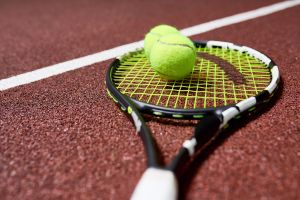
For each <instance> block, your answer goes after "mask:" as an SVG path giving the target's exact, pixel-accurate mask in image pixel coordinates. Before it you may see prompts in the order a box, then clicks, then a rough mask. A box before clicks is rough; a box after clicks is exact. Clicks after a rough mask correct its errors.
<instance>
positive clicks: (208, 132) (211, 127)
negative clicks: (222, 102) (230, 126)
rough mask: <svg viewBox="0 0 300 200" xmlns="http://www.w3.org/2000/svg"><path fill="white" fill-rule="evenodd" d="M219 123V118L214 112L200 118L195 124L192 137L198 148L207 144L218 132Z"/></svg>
mask: <svg viewBox="0 0 300 200" xmlns="http://www.w3.org/2000/svg"><path fill="white" fill-rule="evenodd" d="M221 123H222V122H221V120H220V118H219V117H218V116H217V115H216V114H214V115H210V116H207V117H206V118H204V119H202V120H201V121H200V122H199V123H198V124H197V125H196V128H195V133H194V137H195V138H196V141H197V147H198V148H199V147H202V146H203V145H205V144H207V143H208V142H209V141H210V140H211V139H212V138H213V137H214V136H215V135H216V134H217V133H218V130H219V127H220V125H221Z"/></svg>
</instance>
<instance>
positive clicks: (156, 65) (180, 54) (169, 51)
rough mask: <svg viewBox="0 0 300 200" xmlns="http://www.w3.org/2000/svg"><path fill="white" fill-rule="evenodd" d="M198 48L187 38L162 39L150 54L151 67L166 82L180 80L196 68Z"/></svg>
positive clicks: (173, 36)
mask: <svg viewBox="0 0 300 200" xmlns="http://www.w3.org/2000/svg"><path fill="white" fill-rule="evenodd" d="M195 61H196V48H195V46H194V43H193V42H192V41H191V40H190V39H189V38H187V37H185V36H183V35H179V34H171V35H166V36H163V37H161V38H160V39H159V40H158V41H157V42H156V43H155V44H154V45H153V47H152V50H151V53H150V63H151V67H152V68H153V69H154V70H155V71H156V72H157V73H158V74H159V75H160V76H161V77H162V78H163V79H166V80H180V79H183V78H184V77H186V76H188V75H189V74H190V73H191V72H192V71H193V68H194V65H195Z"/></svg>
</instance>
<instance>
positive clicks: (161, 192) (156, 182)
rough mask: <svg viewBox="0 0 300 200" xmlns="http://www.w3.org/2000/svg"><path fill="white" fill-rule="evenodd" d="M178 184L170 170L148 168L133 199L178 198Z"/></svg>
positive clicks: (163, 199)
mask: <svg viewBox="0 0 300 200" xmlns="http://www.w3.org/2000/svg"><path fill="white" fill-rule="evenodd" d="M177 193H178V185H177V179H176V177H175V174H174V173H173V172H172V171H170V170H164V169H158V168H153V167H150V168H148V169H147V170H146V171H145V172H144V174H143V176H142V178H141V179H140V181H139V182H138V184H137V186H136V188H135V190H134V192H133V194H132V196H131V200H176V199H177Z"/></svg>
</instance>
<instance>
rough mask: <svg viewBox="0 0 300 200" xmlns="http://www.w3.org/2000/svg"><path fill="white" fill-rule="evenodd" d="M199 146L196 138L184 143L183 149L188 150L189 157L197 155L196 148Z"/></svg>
mask: <svg viewBox="0 0 300 200" xmlns="http://www.w3.org/2000/svg"><path fill="white" fill-rule="evenodd" d="M196 145H197V140H196V138H193V139H191V140H186V141H184V143H183V145H182V146H183V147H184V148H186V149H187V150H188V152H189V155H190V156H192V155H193V154H194V153H195V147H196Z"/></svg>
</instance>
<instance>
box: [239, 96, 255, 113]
mask: <svg viewBox="0 0 300 200" xmlns="http://www.w3.org/2000/svg"><path fill="white" fill-rule="evenodd" d="M255 104H256V99H255V97H250V98H248V99H245V100H243V101H241V102H239V103H238V104H236V106H237V107H238V108H239V109H240V112H244V111H245V110H248V109H249V108H251V107H253V106H254V105H255Z"/></svg>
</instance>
